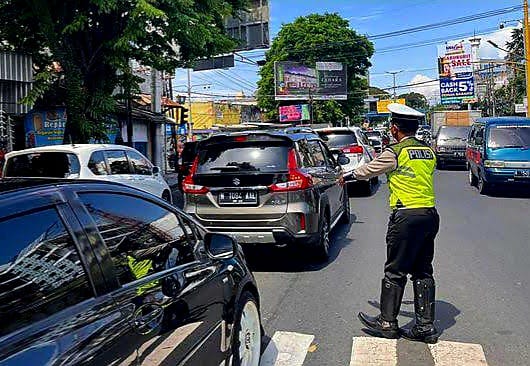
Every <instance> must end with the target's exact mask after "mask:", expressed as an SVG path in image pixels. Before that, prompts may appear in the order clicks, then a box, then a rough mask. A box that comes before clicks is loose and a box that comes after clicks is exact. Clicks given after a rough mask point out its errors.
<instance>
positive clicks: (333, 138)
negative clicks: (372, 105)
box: [318, 131, 357, 149]
mask: <svg viewBox="0 0 530 366" xmlns="http://www.w3.org/2000/svg"><path fill="white" fill-rule="evenodd" d="M318 134H319V135H320V136H321V137H323V138H324V139H325V140H326V144H327V145H328V147H329V148H331V149H333V148H336V147H343V146H348V145H355V144H357V138H356V137H355V133H353V132H335V131H334V132H319V133H318Z"/></svg>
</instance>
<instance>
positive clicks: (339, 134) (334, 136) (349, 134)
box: [315, 127, 378, 194]
mask: <svg viewBox="0 0 530 366" xmlns="http://www.w3.org/2000/svg"><path fill="white" fill-rule="evenodd" d="M315 132H316V133H318V135H319V136H320V137H321V138H322V139H323V140H324V141H325V142H326V145H328V147H329V149H330V150H331V152H334V153H338V152H339V151H341V152H342V153H344V155H346V157H347V158H348V159H349V160H350V162H349V163H348V164H346V165H343V166H342V169H343V170H344V180H345V181H346V182H347V183H348V184H350V183H353V182H356V181H355V179H354V178H353V174H352V173H353V170H354V169H356V168H357V167H359V166H361V165H364V164H366V163H369V162H370V161H372V160H373V158H374V157H375V150H374V148H373V147H372V146H371V145H370V141H368V138H367V137H366V136H365V134H364V133H363V131H362V130H361V129H360V128H359V127H330V128H320V129H316V130H315ZM377 182H378V178H377V177H376V178H373V179H371V180H370V181H363V182H359V183H361V184H363V185H364V189H365V191H366V192H367V193H368V194H371V193H372V191H373V189H374V187H375V186H376V185H377Z"/></svg>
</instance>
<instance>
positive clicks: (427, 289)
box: [354, 103, 440, 343]
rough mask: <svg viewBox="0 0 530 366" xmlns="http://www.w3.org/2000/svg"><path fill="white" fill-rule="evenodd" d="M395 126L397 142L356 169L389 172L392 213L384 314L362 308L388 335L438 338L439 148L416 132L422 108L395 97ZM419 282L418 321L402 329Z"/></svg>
mask: <svg viewBox="0 0 530 366" xmlns="http://www.w3.org/2000/svg"><path fill="white" fill-rule="evenodd" d="M388 110H389V111H390V112H391V125H390V132H391V134H392V136H393V137H394V138H395V139H396V140H397V143H395V144H393V145H390V146H389V147H388V148H387V149H385V150H384V152H383V153H381V154H380V155H379V157H377V158H376V159H374V160H373V161H372V162H370V163H368V164H366V165H364V166H361V167H359V168H358V169H356V170H355V171H354V175H355V177H356V179H361V180H364V179H370V178H372V177H375V176H378V175H381V174H384V173H386V174H387V178H388V187H389V190H390V208H391V210H392V213H391V215H390V220H389V223H388V231H387V234H386V244H387V253H386V255H387V258H386V263H385V275H384V278H383V280H382V286H381V301H380V311H381V312H380V314H379V315H378V316H376V317H371V316H368V315H366V314H365V313H362V312H360V313H359V319H360V320H361V322H362V323H363V324H364V325H365V326H366V327H367V328H368V329H367V332H369V333H370V334H373V335H375V336H379V337H384V338H399V337H400V335H401V336H403V337H404V338H406V339H409V340H414V341H421V342H426V343H436V342H437V340H438V336H439V335H438V331H437V330H436V328H435V326H434V318H435V314H434V311H435V310H434V309H435V305H434V303H435V301H434V300H435V285H434V278H433V267H432V261H433V257H434V239H435V237H436V234H437V233H438V228H439V223H440V218H439V216H438V213H437V211H436V208H435V194H434V183H433V180H434V179H433V178H434V177H433V175H434V170H435V167H436V156H435V154H434V151H433V150H432V149H431V148H430V147H429V146H428V145H426V144H425V143H423V142H421V141H419V140H417V139H416V138H415V134H416V131H417V129H418V125H419V120H420V119H423V116H424V115H423V113H420V112H418V111H416V110H414V109H412V108H410V107H407V106H405V105H402V104H398V103H392V104H390V105H389V106H388ZM408 275H410V276H411V280H412V283H413V288H414V312H415V315H416V322H415V325H414V326H413V327H412V328H410V329H407V330H403V329H399V327H398V322H397V316H398V314H399V309H400V306H401V300H402V298H403V292H404V290H405V285H406V282H407V276H408Z"/></svg>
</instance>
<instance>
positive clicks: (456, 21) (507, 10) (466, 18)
mask: <svg viewBox="0 0 530 366" xmlns="http://www.w3.org/2000/svg"><path fill="white" fill-rule="evenodd" d="M522 8H523V6H522V5H517V6H511V7H507V8H501V9H495V10H490V11H486V12H483V13H477V14H473V15H468V16H463V17H459V18H454V19H449V20H445V21H442V22H437V23H431V24H425V25H421V26H418V27H413V28H407V29H402V30H397V31H393V32H387V33H381V34H375V35H371V36H370V35H369V36H368V39H370V40H378V39H384V38H390V37H397V36H402V35H405V34H410V33H416V32H422V31H426V30H431V29H437V28H442V27H445V26H448V25H456V24H461V23H466V22H472V21H475V20H480V19H484V18H490V17H494V16H498V15H504V14H508V13H513V12H516V11H519V10H521V9H522Z"/></svg>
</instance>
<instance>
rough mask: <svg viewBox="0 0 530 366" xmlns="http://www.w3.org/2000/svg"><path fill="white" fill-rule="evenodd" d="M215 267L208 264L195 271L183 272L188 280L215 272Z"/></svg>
mask: <svg viewBox="0 0 530 366" xmlns="http://www.w3.org/2000/svg"><path fill="white" fill-rule="evenodd" d="M215 268H216V267H215V266H209V267H206V268H201V269H198V270H195V271H190V272H186V273H184V277H185V278H186V279H187V280H189V279H192V278H196V277H202V276H208V275H210V274H212V273H214V272H215Z"/></svg>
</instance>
